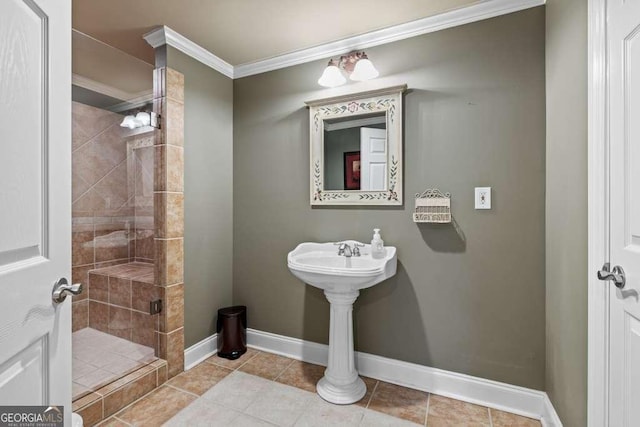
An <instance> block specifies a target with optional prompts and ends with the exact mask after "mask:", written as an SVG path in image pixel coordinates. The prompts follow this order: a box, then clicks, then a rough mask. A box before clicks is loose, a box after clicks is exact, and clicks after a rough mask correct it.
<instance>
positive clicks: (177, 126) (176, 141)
mask: <svg viewBox="0 0 640 427" xmlns="http://www.w3.org/2000/svg"><path fill="white" fill-rule="evenodd" d="M163 120H164V125H165V126H164V128H163V129H164V135H165V140H164V141H165V144H168V145H177V146H182V145H184V104H182V103H181V102H178V101H174V100H173V99H169V98H166V99H165V105H164V117H163Z"/></svg>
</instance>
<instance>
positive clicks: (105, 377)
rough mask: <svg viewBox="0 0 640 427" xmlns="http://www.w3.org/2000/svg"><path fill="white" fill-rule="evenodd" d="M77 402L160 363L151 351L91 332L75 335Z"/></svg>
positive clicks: (85, 330) (74, 375) (74, 361)
mask: <svg viewBox="0 0 640 427" xmlns="http://www.w3.org/2000/svg"><path fill="white" fill-rule="evenodd" d="M72 353H73V361H72V369H71V370H72V373H73V400H76V399H78V398H79V397H82V396H83V395H85V394H87V393H88V392H89V391H92V390H95V389H96V388H98V387H101V386H103V385H105V384H108V383H110V382H113V381H115V380H117V379H119V378H121V377H123V376H124V375H126V374H128V373H130V372H132V371H134V370H136V369H138V368H140V367H141V366H144V365H146V364H149V363H151V362H153V361H154V360H156V356H155V352H154V350H153V349H152V348H151V347H146V346H144V345H140V344H136V343H133V342H131V341H127V340H125V339H122V338H118V337H114V336H113V335H109V334H105V333H104V332H100V331H97V330H95V329H91V328H84V329H81V330H79V331H76V332H74V333H73V348H72Z"/></svg>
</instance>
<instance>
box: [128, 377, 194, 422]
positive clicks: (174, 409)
mask: <svg viewBox="0 0 640 427" xmlns="http://www.w3.org/2000/svg"><path fill="white" fill-rule="evenodd" d="M195 399H196V397H195V396H194V395H192V394H189V393H185V392H183V391H180V390H176V389H175V388H171V387H167V386H162V387H160V388H157V389H156V390H154V391H153V392H151V393H150V394H149V395H148V396H146V397H144V398H143V399H140V400H139V401H138V402H136V403H134V404H133V405H131V406H130V407H128V408H126V409H125V410H123V411H122V412H119V413H118V414H117V415H116V416H117V417H118V418H119V419H121V420H123V421H125V422H127V423H129V424H133V425H135V426H138V427H145V426H153V427H155V426H159V425H162V424H163V423H165V422H166V421H168V420H169V419H170V418H172V417H173V416H174V415H175V414H177V413H178V412H179V411H180V410H182V409H183V408H185V407H186V406H187V405H189V404H190V403H191V402H193V401H194V400H195Z"/></svg>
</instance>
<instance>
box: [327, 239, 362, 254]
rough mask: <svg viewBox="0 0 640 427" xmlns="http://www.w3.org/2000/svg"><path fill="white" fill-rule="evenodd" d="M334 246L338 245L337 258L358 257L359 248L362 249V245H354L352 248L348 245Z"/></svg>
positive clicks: (344, 243)
mask: <svg viewBox="0 0 640 427" xmlns="http://www.w3.org/2000/svg"><path fill="white" fill-rule="evenodd" d="M334 245H339V247H338V256H346V257H347V258H350V257H352V256H360V248H364V245H363V244H358V243H354V244H353V247H351V246H349V244H348V243H346V242H342V243H334Z"/></svg>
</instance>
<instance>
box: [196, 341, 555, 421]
mask: <svg viewBox="0 0 640 427" xmlns="http://www.w3.org/2000/svg"><path fill="white" fill-rule="evenodd" d="M217 342H218V336H217V334H214V335H212V336H210V337H208V338H205V339H204V340H202V341H200V342H199V343H197V344H195V345H192V346H191V347H189V348H188V349H186V350H185V352H184V368H185V370H189V369H191V368H192V367H194V366H195V365H197V364H198V363H200V362H202V361H203V360H205V359H207V358H209V357H211V356H212V355H214V354H216V351H217ZM247 345H248V346H249V347H251V348H255V349H257V350H264V351H267V352H269V353H275V354H279V355H282V356H286V357H289V358H292V359H296V360H302V361H304V362H309V363H314V364H317V365H323V366H326V365H327V360H328V354H329V346H327V345H325V344H318V343H314V342H310V341H304V340H301V339H298V338H291V337H285V336H283V335H277V334H272V333H270V332H263V331H258V330H255V329H247ZM356 366H357V368H358V372H359V373H360V374H361V375H364V376H366V377H371V378H375V379H377V380H381V381H386V382H389V383H392V384H397V385H401V386H405V387H410V388H414V389H417V390H423V391H426V392H429V393H435V394H439V395H442V396H446V397H451V398H453V399H458V400H462V401H465V402H470V403H475V404H478V405H482V406H487V407H490V408H495V409H499V410H502V411H506V412H511V413H514V414H518V415H522V416H525V417H530V418H535V419H539V420H540V421H541V423H542V425H543V427H562V422H561V421H560V418H558V414H557V413H556V411H555V409H554V407H553V405H552V404H551V401H550V400H549V396H547V393H545V392H544V391H539V390H533V389H529V388H525V387H520V386H515V385H511V384H505V383H501V382H498V381H492V380H487V379H484V378H478V377H472V376H470V375H465V374H459V373H456V372H451V371H445V370H442V369H437V368H430V367H428V366H422V365H417V364H415V363H409V362H403V361H400V360H394V359H389V358H387V357H381V356H376V355H373V354H368V353H361V352H356Z"/></svg>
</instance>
